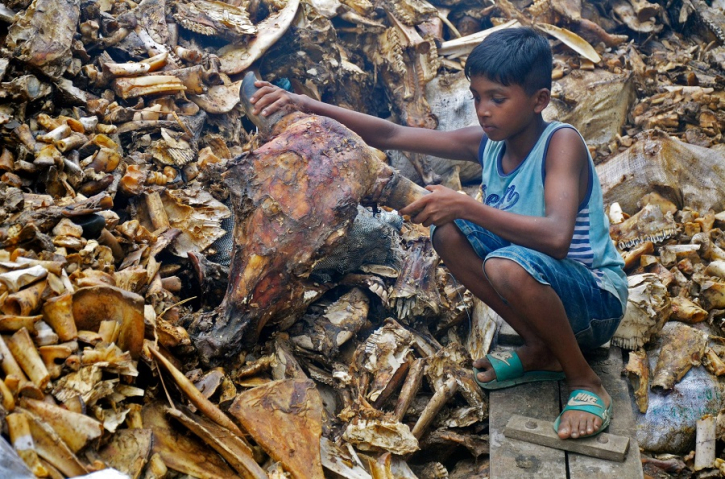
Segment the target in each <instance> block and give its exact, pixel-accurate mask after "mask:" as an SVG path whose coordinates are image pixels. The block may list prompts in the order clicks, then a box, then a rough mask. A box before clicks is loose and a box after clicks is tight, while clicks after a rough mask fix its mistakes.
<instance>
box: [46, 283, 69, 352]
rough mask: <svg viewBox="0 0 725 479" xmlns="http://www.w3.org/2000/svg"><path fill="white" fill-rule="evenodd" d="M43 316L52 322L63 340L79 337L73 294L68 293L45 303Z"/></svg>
mask: <svg viewBox="0 0 725 479" xmlns="http://www.w3.org/2000/svg"><path fill="white" fill-rule="evenodd" d="M43 318H44V319H45V321H46V322H47V323H48V324H50V326H51V327H52V328H53V330H54V331H55V332H56V334H57V335H58V337H59V338H60V340H61V341H73V340H74V339H76V338H77V337H78V330H77V329H76V323H75V319H73V295H72V294H71V293H66V294H63V295H61V296H56V297H55V298H50V299H49V300H47V301H46V302H45V303H43Z"/></svg>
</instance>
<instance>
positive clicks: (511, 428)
mask: <svg viewBox="0 0 725 479" xmlns="http://www.w3.org/2000/svg"><path fill="white" fill-rule="evenodd" d="M553 424H554V423H553V421H542V420H540V419H532V418H529V417H525V416H519V415H518V414H516V415H514V416H511V419H509V422H508V424H506V428H505V429H504V435H505V436H506V437H508V438H513V439H519V440H521V441H527V442H532V443H534V444H540V445H542V446H547V447H553V448H556V449H562V450H564V451H570V452H576V453H579V454H584V455H587V456H592V457H596V458H599V459H606V460H608V461H620V462H621V461H624V459H625V458H626V457H627V452H628V451H629V438H628V437H626V436H615V435H613V434H607V433H606V432H603V433H601V434H599V435H598V436H596V437H587V438H582V439H567V440H562V439H559V436H557V434H556V433H555V432H554V428H553Z"/></svg>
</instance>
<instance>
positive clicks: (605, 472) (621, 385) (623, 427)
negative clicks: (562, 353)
mask: <svg viewBox="0 0 725 479" xmlns="http://www.w3.org/2000/svg"><path fill="white" fill-rule="evenodd" d="M588 359H589V364H590V365H591V366H592V369H594V372H596V373H597V374H598V375H599V377H600V378H601V379H602V383H603V384H604V388H605V389H606V390H607V392H608V393H609V395H610V396H611V397H612V400H613V401H614V402H613V406H612V408H613V412H612V420H611V422H610V424H609V428H608V430H607V432H608V433H610V434H615V435H618V436H629V437H630V445H629V452H628V453H627V458H626V459H625V461H624V462H610V461H602V460H599V459H595V458H592V457H587V456H582V455H580V454H574V453H571V454H569V458H568V459H569V464H568V466H569V473H570V475H571V477H620V478H625V477H626V478H627V479H630V478H632V479H642V478H643V477H644V475H643V472H642V463H641V461H640V455H639V446H638V444H637V438H636V437H635V436H634V431H636V429H637V428H636V425H635V421H634V412H633V411H632V399H631V397H630V393H629V388H628V384H627V381H626V380H625V379H624V378H623V377H622V369H624V365H623V361H622V350H621V349H620V348H618V347H615V346H612V347H611V348H610V349H609V354H608V355H607V356H606V357H601V356H599V355H597V358H596V359H593V358H592V357H590V356H588ZM561 397H562V398H566V397H568V391H567V389H566V384H565V383H563V382H562V391H561ZM562 402H565V401H562Z"/></svg>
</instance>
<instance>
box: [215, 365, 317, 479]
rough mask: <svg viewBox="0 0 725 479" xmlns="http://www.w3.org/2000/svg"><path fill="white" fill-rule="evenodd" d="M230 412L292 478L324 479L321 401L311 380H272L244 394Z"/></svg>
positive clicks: (240, 395) (235, 401) (237, 399)
mask: <svg viewBox="0 0 725 479" xmlns="http://www.w3.org/2000/svg"><path fill="white" fill-rule="evenodd" d="M229 412H230V414H233V415H234V416H235V417H236V418H237V419H238V420H239V421H240V423H241V424H242V425H243V426H244V428H245V429H246V430H247V431H249V434H250V435H251V436H252V437H253V438H254V440H255V441H256V442H257V444H259V445H260V446H262V448H263V449H264V450H265V452H267V453H268V454H269V455H270V456H271V457H272V459H274V460H275V461H279V462H281V463H282V465H283V466H284V468H285V469H286V470H287V471H288V472H289V473H290V475H291V476H292V478H293V479H308V478H309V479H321V478H323V477H324V473H323V471H322V463H321V459H320V437H321V434H322V400H321V398H320V395H319V393H318V392H317V389H316V388H315V385H314V383H313V382H312V381H311V380H309V379H288V380H281V381H273V382H271V383H268V384H266V385H264V386H259V387H256V388H254V389H251V390H249V391H245V392H243V393H241V394H239V395H238V396H237V398H236V399H235V400H234V403H233V404H232V406H231V407H230V408H229ZM298 444H305V447H303V448H300V447H299V446H298Z"/></svg>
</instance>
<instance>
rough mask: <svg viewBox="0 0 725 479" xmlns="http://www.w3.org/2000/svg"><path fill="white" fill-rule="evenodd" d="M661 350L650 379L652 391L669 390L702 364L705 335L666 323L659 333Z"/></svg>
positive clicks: (705, 341)
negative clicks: (656, 389) (652, 376)
mask: <svg viewBox="0 0 725 479" xmlns="http://www.w3.org/2000/svg"><path fill="white" fill-rule="evenodd" d="M659 335H660V336H661V337H662V349H661V350H660V355H659V357H658V358H657V365H656V367H655V370H654V378H653V379H652V389H654V388H661V389H664V390H667V391H669V390H671V389H672V387H673V386H674V385H675V383H677V382H678V381H679V380H680V379H682V377H683V376H684V375H685V374H687V372H688V371H689V370H690V369H691V368H692V367H693V366H699V365H700V364H701V363H702V357H703V356H704V355H705V348H706V347H707V334H705V333H704V332H702V331H699V330H697V329H695V328H693V327H691V326H687V325H686V324H683V323H680V322H677V321H673V322H671V323H667V324H666V325H665V327H664V328H663V329H662V331H661V332H660V333H659Z"/></svg>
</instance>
